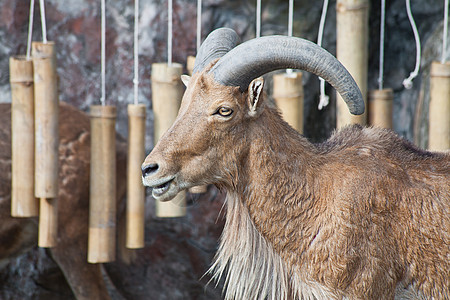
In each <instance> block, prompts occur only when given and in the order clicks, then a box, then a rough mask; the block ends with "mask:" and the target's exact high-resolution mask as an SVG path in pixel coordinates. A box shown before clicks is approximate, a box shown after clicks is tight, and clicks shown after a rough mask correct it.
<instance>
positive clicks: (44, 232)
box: [10, 0, 59, 247]
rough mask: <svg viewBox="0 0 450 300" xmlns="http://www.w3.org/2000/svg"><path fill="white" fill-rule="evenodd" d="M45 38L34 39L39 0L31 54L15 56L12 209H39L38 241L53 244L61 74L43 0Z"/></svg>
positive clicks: (28, 212) (20, 213) (31, 212)
mask: <svg viewBox="0 0 450 300" xmlns="http://www.w3.org/2000/svg"><path fill="white" fill-rule="evenodd" d="M40 14H41V24H42V40H43V41H42V42H33V43H31V40H32V32H33V15H34V1H30V16H29V18H30V20H29V28H28V42H27V55H26V57H12V58H11V59H10V73H11V76H10V78H11V92H12V112H11V114H12V116H11V117H12V149H11V150H12V156H13V162H12V197H11V202H12V203H11V215H12V216H15V217H30V216H36V215H37V214H38V203H37V200H36V198H38V199H39V235H38V245H39V247H53V246H55V245H56V243H57V229H58V227H57V226H58V205H57V197H58V146H59V127H58V109H59V99H58V83H57V82H58V78H57V73H56V54H55V53H56V52H55V47H54V43H53V42H49V41H47V34H46V22H45V6H44V1H43V0H41V1H40Z"/></svg>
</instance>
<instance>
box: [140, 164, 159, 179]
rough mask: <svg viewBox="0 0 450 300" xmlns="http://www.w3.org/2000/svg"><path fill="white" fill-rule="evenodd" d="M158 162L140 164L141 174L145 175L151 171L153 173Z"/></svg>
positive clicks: (156, 168)
mask: <svg viewBox="0 0 450 300" xmlns="http://www.w3.org/2000/svg"><path fill="white" fill-rule="evenodd" d="M158 168H159V166H158V164H157V163H151V164H148V165H146V166H142V176H143V177H145V176H147V175H150V174H152V173H155V172H156V171H158Z"/></svg>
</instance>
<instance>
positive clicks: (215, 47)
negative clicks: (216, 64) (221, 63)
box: [192, 28, 239, 73]
mask: <svg viewBox="0 0 450 300" xmlns="http://www.w3.org/2000/svg"><path fill="white" fill-rule="evenodd" d="M238 43H239V36H238V35H237V33H236V32H235V31H234V30H233V29H229V28H219V29H216V30H214V31H213V32H211V33H210V34H209V35H208V37H207V38H206V39H205V41H204V42H203V43H202V45H201V46H200V48H199V49H198V53H197V57H196V58H195V64H194V70H193V72H192V73H196V72H199V71H201V70H203V69H204V68H205V67H206V66H207V65H208V64H209V63H210V62H211V61H213V60H215V59H217V58H220V57H222V56H224V55H225V54H226V53H228V52H229V51H230V50H231V49H233V48H234V47H236V45H237V44H238Z"/></svg>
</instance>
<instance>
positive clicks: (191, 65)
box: [186, 55, 195, 76]
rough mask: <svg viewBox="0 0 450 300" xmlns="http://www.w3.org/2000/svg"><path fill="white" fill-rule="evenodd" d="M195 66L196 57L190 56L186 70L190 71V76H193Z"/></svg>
mask: <svg viewBox="0 0 450 300" xmlns="http://www.w3.org/2000/svg"><path fill="white" fill-rule="evenodd" d="M194 65H195V56H192V55H189V56H188V57H187V62H186V69H187V71H188V74H189V76H192V72H193V71H194Z"/></svg>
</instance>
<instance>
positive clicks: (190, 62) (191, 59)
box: [186, 55, 208, 194]
mask: <svg viewBox="0 0 450 300" xmlns="http://www.w3.org/2000/svg"><path fill="white" fill-rule="evenodd" d="M194 65H195V56H191V55H190V56H188V57H187V63H186V69H187V70H188V73H189V75H190V76H192V72H193V70H194ZM207 191H208V186H207V185H199V186H194V187H191V188H190V189H189V193H191V194H203V193H206V192H207Z"/></svg>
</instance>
